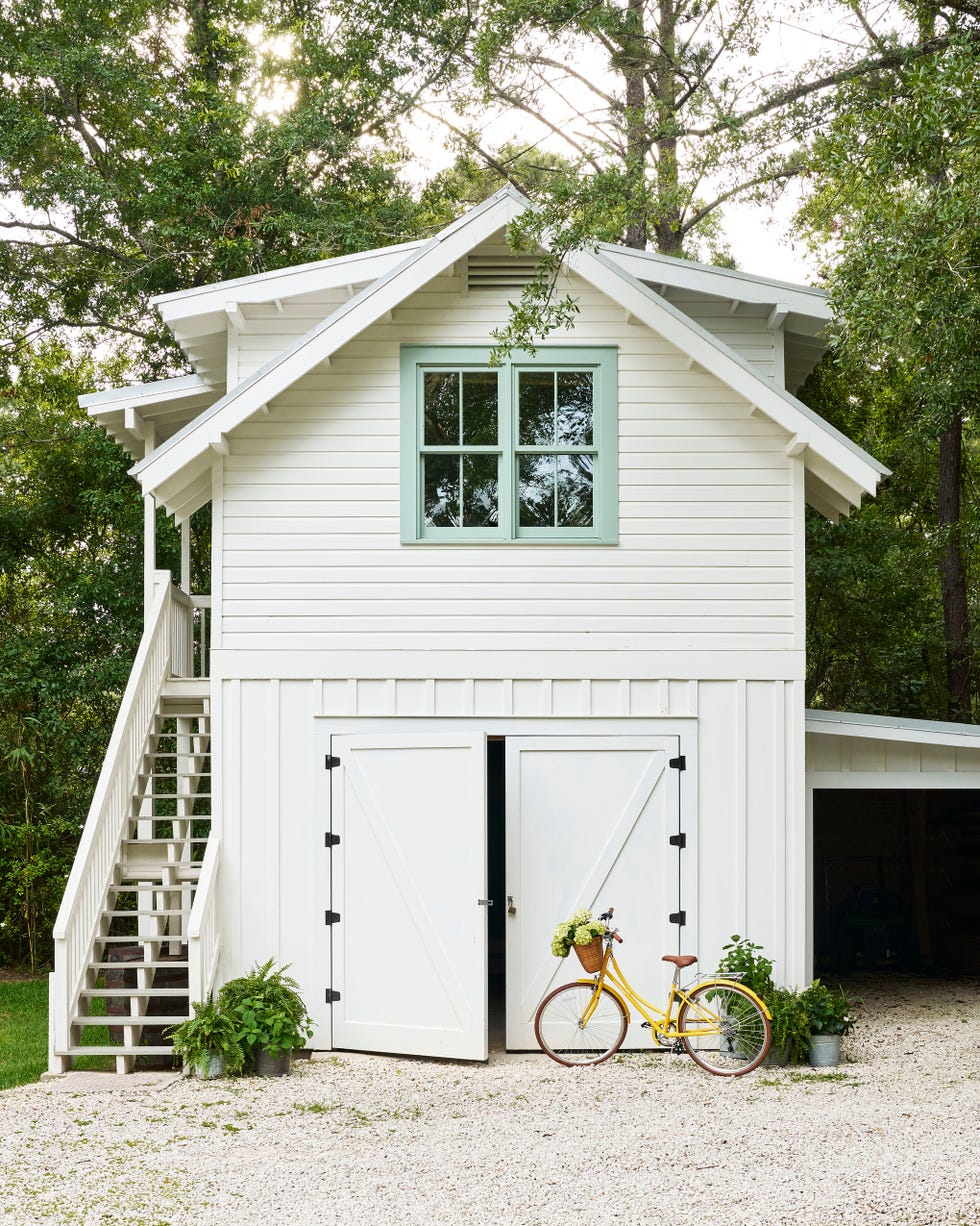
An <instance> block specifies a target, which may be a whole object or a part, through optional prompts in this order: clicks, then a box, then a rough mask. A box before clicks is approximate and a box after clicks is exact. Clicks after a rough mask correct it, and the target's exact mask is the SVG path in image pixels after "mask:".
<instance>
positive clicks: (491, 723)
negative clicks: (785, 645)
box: [215, 652, 810, 1047]
mask: <svg viewBox="0 0 980 1226" xmlns="http://www.w3.org/2000/svg"><path fill="white" fill-rule="evenodd" d="M237 655H238V653H231V652H222V653H221V655H220V664H221V666H222V667H224V668H226V669H232V668H234V666H235V663H236V658H237ZM265 660H266V667H267V668H268V669H270V670H271V669H272V668H274V667H275V666H276V659H275V653H267V654H266V655H265ZM252 663H253V669H252V672H253V674H254V675H252V676H250V677H248V678H241V677H237V676H225V677H224V678H223V679H222V678H216V685H217V688H216V694H215V696H216V700H217V706H218V712H217V716H218V718H217V719H216V726H217V728H218V729H219V733H218V735H219V736H220V743H221V746H222V752H221V755H220V759H219V760H220V762H221V764H222V767H221V779H220V787H221V793H222V803H221V810H222V815H223V816H222V822H223V826H222V846H223V855H222V885H221V893H220V898H221V904H220V905H221V932H222V955H221V956H222V961H221V976H222V978H228V977H230V976H233V975H236V974H239V973H243V972H244V971H246V970H248V968H249V967H250V966H251V965H252V964H253V963H254V962H256V961H257V960H259V961H264V960H265V959H266V958H268V957H270V956H272V955H275V956H276V957H277V958H279V959H281V960H282V961H284V962H288V963H290V964H291V973H292V974H294V975H295V976H296V978H297V980H298V981H299V983H300V986H301V989H302V992H303V996H304V999H305V1000H306V1003H307V1005H308V1006H309V1008H310V1011H311V1014H312V1016H313V1019H314V1022H315V1024H316V1027H317V1033H316V1035H315V1036H314V1040H313V1043H314V1045H315V1046H317V1047H327V1046H329V1045H330V1029H329V1027H330V1016H329V1012H330V1011H329V1006H327V1005H326V1003H325V998H324V990H325V988H326V987H328V986H330V985H331V980H330V976H331V968H330V929H329V928H328V927H327V926H326V925H325V923H324V922H323V920H324V915H323V913H324V911H325V910H326V909H328V908H329V906H330V852H329V850H328V849H327V848H325V846H324V838H323V834H324V831H325V830H326V829H327V823H328V821H329V816H328V815H329V775H328V773H327V772H326V771H325V770H324V768H323V751H324V748H325V746H326V744H327V738H328V737H329V735H330V733H331V732H338V733H339V732H344V731H352V730H355V729H356V730H357V731H370V730H379V729H387V730H389V731H393V730H396V729H398V730H404V729H405V728H407V727H415V728H422V729H425V728H432V727H435V726H438V721H437V720H433V719H431V718H428V717H430V716H431V715H432V713H433V698H432V696H433V694H435V695H437V696H438V694H439V692H440V689H442V691H443V693H445V694H449V693H454V694H455V696H456V700H457V703H458V705H456V706H455V707H452V706H451V704H445V705H443V704H441V703H440V701H439V699H438V697H436V699H435V707H436V709H437V710H438V709H440V708H441V709H442V710H443V713H444V714H448V713H449V710H450V709H452V710H453V716H454V719H457V720H458V719H459V718H463V719H464V720H467V721H468V722H470V721H471V722H473V723H475V724H476V725H477V726H478V727H479V728H480V730H481V731H483V732H485V733H487V734H490V735H494V734H495V735H503V736H508V735H519V736H533V735H538V734H540V735H547V736H562V735H576V736H583V735H584V736H591V735H627V734H632V735H648V736H650V735H658V734H660V733H663V734H670V735H680V737H681V745H682V747H683V748H684V749H685V750H686V752H687V753H688V755H689V756H688V771H687V772H686V774H685V775H684V776H683V777H682V780H681V787H682V789H684V788H687V789H691V788H694V789H696V790H697V806H696V810H697V812H696V817H694V818H693V819H691V824H690V825H689V826H688V847H687V848H686V849H685V852H684V854H685V855H688V856H691V857H692V859H691V861H690V862H689V863H690V864H696V865H697V898H696V899H695V900H694V901H693V902H692V901H691V900H690V899H688V900H686V904H685V905H688V906H690V907H691V914H690V917H689V927H688V929H687V933H688V934H689V936H687V937H685V935H684V934H682V937H681V940H682V944H684V946H685V951H688V950H690V952H696V953H697V954H698V955H699V959H700V962H701V966H702V968H703V969H704V970H706V971H707V970H710V969H711V967H713V966H714V965H715V962H716V960H717V958H718V956H719V955H720V953H721V949H722V946H723V945H724V944H725V943H726V942H727V940H728V939H729V938H730V936H731V935H732V934H733V933H736V932H737V933H742V934H744V933H749V934H750V935H751V936H752V938H753V939H754V940H757V941H760V942H762V943H763V944H764V945H765V948H766V950H767V952H768V953H769V954H770V955H771V956H772V957H773V958H774V959H775V961H776V964H777V967H778V970H779V974H780V978H781V979H782V980H783V981H784V982H787V983H796V984H799V983H803V982H805V980H806V977H807V972H808V968H807V966H806V965H805V963H806V960H807V957H808V951H809V948H810V945H809V941H808V939H807V938H806V937H805V932H806V925H807V912H806V908H805V900H806V898H807V880H806V875H807V864H808V860H807V849H806V846H805V831H804V827H803V823H802V820H801V814H802V810H803V802H802V786H803V782H802V781H803V774H802V759H803V703H802V683H800V682H782V681H727V682H723V681H711V682H700V683H696V682H688V681H666V680H665V681H661V682H650V683H645V684H642V685H641V684H638V683H632V684H631V685H629V686H622V685H621V686H619V688H618V689H617V690H616V691H615V695H618V701H614V691H613V690H612V689H606V688H605V687H604V686H602V685H600V684H598V682H600V681H602V680H604V679H602V678H579V679H577V681H575V683H574V685H572V683H571V679H568V681H569V685H568V687H567V688H563V687H556V686H555V684H554V683H553V682H552V681H546V680H538V681H537V682H532V680H531V679H530V678H528V679H526V682H525V684H524V685H523V686H516V685H512V684H510V683H508V682H505V681H502V680H498V681H496V682H491V681H489V680H486V682H485V684H484V685H482V686H480V685H477V684H475V683H474V679H472V678H471V679H469V680H467V679H463V678H457V679H453V680H452V684H451V685H449V684H446V685H444V684H443V683H442V682H441V681H439V680H435V679H432V678H428V679H420V680H418V681H417V682H415V683H414V684H408V683H406V684H403V685H398V686H392V685H389V684H388V683H384V684H383V685H381V686H378V687H375V686H371V685H365V684H363V683H361V682H347V683H344V684H340V683H337V682H335V681H331V680H322V679H321V680H310V679H302V678H295V679H282V678H275V677H264V678H263V677H262V676H261V675H260V673H261V669H260V668H259V666H258V660H257V657H253V660H252ZM328 664H329V657H326V656H314V657H311V658H310V660H309V667H310V669H311V670H315V669H325V668H326V666H328ZM457 687H458V688H457ZM535 691H536V694H535ZM588 696H591V698H592V700H593V701H592V702H587V701H585V699H586V698H587V697H588ZM573 698H577V702H576V701H573ZM627 703H628V704H629V705H627ZM441 726H443V727H445V726H447V725H446V723H445V721H443V723H442V725H441ZM637 889H639V890H642V889H643V882H642V880H638V882H637ZM607 901H612V902H614V903H615V904H616V905H617V907H618V908H619V910H620V913H621V915H622V919H623V923H624V930H626V931H628V928H626V927H625V926H626V925H627V923H628V911H629V898H628V897H623V898H617V899H614V900H607ZM549 935H550V934H549V933H544V934H542V938H541V939H542V941H545V940H546V939H547V937H548V936H549Z"/></svg>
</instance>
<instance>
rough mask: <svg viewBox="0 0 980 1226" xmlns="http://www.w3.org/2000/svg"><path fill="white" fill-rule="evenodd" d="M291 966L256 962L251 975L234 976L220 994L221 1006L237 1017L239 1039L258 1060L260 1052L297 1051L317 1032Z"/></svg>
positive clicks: (247, 1055)
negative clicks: (288, 973) (314, 1031)
mask: <svg viewBox="0 0 980 1226" xmlns="http://www.w3.org/2000/svg"><path fill="white" fill-rule="evenodd" d="M288 969H289V967H288V966H283V967H281V968H279V969H278V970H276V969H274V959H272V958H270V959H269V960H268V962H265V963H263V964H262V965H261V966H260V965H259V964H258V963H256V965H255V966H254V967H253V968H252V970H251V971H250V972H249V973H248V974H247V975H242V976H240V977H239V978H238V979H230V980H229V981H228V982H227V983H226V984H225V985H224V986H223V987H222V988H221V991H220V992H219V993H218V1005H219V1007H220V1008H221V1010H222V1011H223V1012H224V1013H227V1014H228V1015H229V1016H231V1017H232V1018H234V1020H235V1022H236V1025H237V1031H236V1034H235V1039H236V1041H237V1042H238V1043H240V1044H241V1046H242V1049H243V1051H244V1052H245V1058H246V1061H247V1062H249V1063H251V1062H252V1061H254V1058H255V1055H256V1053H257V1052H259V1051H267V1052H269V1053H270V1054H271V1055H273V1056H279V1055H282V1054H283V1053H284V1052H290V1051H295V1050H297V1049H298V1048H300V1047H302V1046H303V1045H304V1043H306V1042H307V1041H308V1040H309V1039H310V1038H311V1037H312V1035H313V1026H312V1021H311V1019H310V1017H309V1015H308V1013H307V1011H306V1005H304V1003H303V1000H302V997H301V996H300V995H299V984H298V983H297V982H296V980H295V979H293V978H292V977H291V976H290V975H287V974H286V971H287V970H288Z"/></svg>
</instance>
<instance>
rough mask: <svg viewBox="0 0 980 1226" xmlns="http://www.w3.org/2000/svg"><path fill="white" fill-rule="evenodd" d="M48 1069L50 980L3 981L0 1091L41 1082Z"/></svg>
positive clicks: (0, 999)
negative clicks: (39, 1080)
mask: <svg viewBox="0 0 980 1226" xmlns="http://www.w3.org/2000/svg"><path fill="white" fill-rule="evenodd" d="M47 1067H48V981H47V980H46V979H24V980H17V981H14V982H9V981H4V980H0V1090H7V1089H9V1088H10V1087H11V1086H19V1085H26V1084H28V1083H29V1082H32V1081H37V1079H38V1078H39V1077H40V1076H41V1074H42V1073H43V1072H44V1071H45V1070H46V1069H47Z"/></svg>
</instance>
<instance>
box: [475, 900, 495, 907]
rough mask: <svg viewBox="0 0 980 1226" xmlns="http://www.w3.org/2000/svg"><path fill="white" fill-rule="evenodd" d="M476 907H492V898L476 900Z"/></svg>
mask: <svg viewBox="0 0 980 1226" xmlns="http://www.w3.org/2000/svg"><path fill="white" fill-rule="evenodd" d="M476 905H477V906H478V907H492V906H493V899H492V898H478V899H477V900H476Z"/></svg>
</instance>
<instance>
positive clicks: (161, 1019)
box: [71, 1013, 187, 1027]
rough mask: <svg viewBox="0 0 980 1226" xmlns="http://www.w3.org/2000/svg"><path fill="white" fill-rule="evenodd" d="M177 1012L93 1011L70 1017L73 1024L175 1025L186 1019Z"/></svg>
mask: <svg viewBox="0 0 980 1226" xmlns="http://www.w3.org/2000/svg"><path fill="white" fill-rule="evenodd" d="M186 1020H187V1019H186V1018H182V1017H181V1015H180V1014H179V1013H143V1014H140V1015H139V1016H134V1015H133V1014H131V1013H93V1014H84V1013H83V1014H77V1015H76V1016H75V1017H73V1018H72V1019H71V1024H72V1025H73V1026H82V1027H84V1026H176V1025H178V1024H179V1023H180V1022H181V1021H186Z"/></svg>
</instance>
